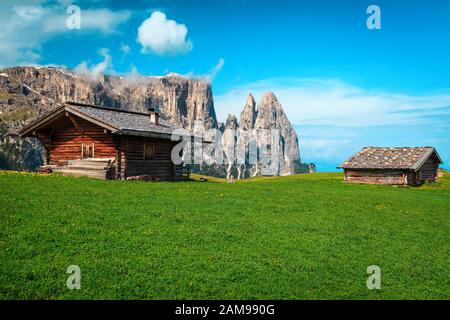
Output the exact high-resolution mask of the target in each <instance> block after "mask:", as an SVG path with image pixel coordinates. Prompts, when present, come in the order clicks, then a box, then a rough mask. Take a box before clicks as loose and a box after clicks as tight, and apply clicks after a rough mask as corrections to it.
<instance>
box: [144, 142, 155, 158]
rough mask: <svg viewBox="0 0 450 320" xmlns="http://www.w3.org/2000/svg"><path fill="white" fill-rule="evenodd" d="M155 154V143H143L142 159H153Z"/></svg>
mask: <svg viewBox="0 0 450 320" xmlns="http://www.w3.org/2000/svg"><path fill="white" fill-rule="evenodd" d="M154 156H155V145H154V144H153V143H144V159H145V160H149V159H153V157H154Z"/></svg>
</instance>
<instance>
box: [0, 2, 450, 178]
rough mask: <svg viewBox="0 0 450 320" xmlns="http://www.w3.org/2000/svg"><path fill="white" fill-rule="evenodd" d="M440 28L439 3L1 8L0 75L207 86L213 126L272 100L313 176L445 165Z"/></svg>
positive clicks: (444, 9)
mask: <svg viewBox="0 0 450 320" xmlns="http://www.w3.org/2000/svg"><path fill="white" fill-rule="evenodd" d="M70 4H75V5H78V6H79V7H80V9H81V29H79V30H76V29H75V30H69V29H67V27H66V26H65V21H66V19H67V17H68V15H67V14H66V9H67V7H68V6H69V5H70ZM371 4H376V5H378V6H379V7H380V9H381V30H369V29H368V28H367V27H366V19H367V17H368V16H369V15H368V14H367V13H366V9H367V7H368V6H369V5H371ZM155 13H156V15H154V16H153V15H152V14H155ZM151 15H152V18H151ZM449 21H450V2H448V1H423V0H421V1H418V0H408V1H401V0H398V1H393V0H390V1H379V0H372V1H364V0H347V1H344V0H342V1H325V0H322V1H321V0H318V1H293V0H292V1H261V0H259V1H256V0H224V1H200V0H192V1H167V0H166V1H156V0H155V1H144V0H141V1H68V0H62V1H37V0H25V1H9V0H4V1H2V2H1V3H0V65H2V66H9V65H17V64H40V65H48V64H51V65H60V66H65V67H68V68H78V69H83V68H84V69H86V70H89V71H99V72H106V73H116V74H129V73H139V74H143V75H161V74H165V73H168V72H171V71H173V72H177V73H180V74H186V75H188V74H189V75H194V76H208V77H210V79H211V81H212V85H213V91H214V96H215V103H216V110H217V114H218V117H219V120H224V119H225V117H226V115H227V114H228V113H235V114H238V113H239V112H240V111H241V110H242V108H243V105H244V103H245V100H246V95H247V94H248V93H249V92H253V93H254V94H255V96H256V98H257V100H258V98H259V97H260V96H261V94H262V93H263V92H264V91H273V92H274V93H275V94H276V95H277V96H278V98H279V100H280V102H281V103H282V105H283V106H284V108H285V111H286V113H287V115H288V116H289V118H290V119H291V121H292V122H293V123H294V125H295V128H296V130H297V133H298V135H299V140H300V151H301V156H302V159H303V161H305V162H315V163H317V165H318V168H319V170H331V169H334V167H335V166H336V165H338V164H339V163H340V162H341V161H342V160H343V159H345V158H347V157H348V156H349V155H351V154H352V153H354V152H356V151H357V150H358V148H360V147H362V146H365V145H379V146H420V145H433V146H436V147H437V149H438V151H439V153H440V154H441V156H442V158H443V159H444V161H445V162H448V161H450V138H449V136H450V135H449V131H450V77H449V74H450V62H449V57H450V23H449ZM140 27H142V29H141V30H142V32H141V34H139V31H138V30H139V28H140ZM447 167H448V166H447Z"/></svg>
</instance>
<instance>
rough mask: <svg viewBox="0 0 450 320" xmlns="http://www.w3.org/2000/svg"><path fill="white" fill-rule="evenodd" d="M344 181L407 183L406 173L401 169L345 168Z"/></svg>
mask: <svg viewBox="0 0 450 320" xmlns="http://www.w3.org/2000/svg"><path fill="white" fill-rule="evenodd" d="M344 174H345V181H346V182H350V183H367V184H407V183H408V174H407V172H405V171H402V170H356V169H346V170H345V172H344Z"/></svg>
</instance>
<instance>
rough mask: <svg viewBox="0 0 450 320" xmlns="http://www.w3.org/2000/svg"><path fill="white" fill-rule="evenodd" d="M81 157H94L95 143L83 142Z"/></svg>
mask: <svg viewBox="0 0 450 320" xmlns="http://www.w3.org/2000/svg"><path fill="white" fill-rule="evenodd" d="M81 158H82V159H86V158H94V144H93V143H91V144H84V143H83V144H81Z"/></svg>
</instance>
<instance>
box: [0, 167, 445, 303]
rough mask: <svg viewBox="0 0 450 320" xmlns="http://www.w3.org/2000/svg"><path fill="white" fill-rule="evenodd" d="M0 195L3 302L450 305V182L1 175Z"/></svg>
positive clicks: (327, 176)
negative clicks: (73, 281) (73, 270)
mask: <svg viewBox="0 0 450 320" xmlns="http://www.w3.org/2000/svg"><path fill="white" fill-rule="evenodd" d="M195 178H197V179H198V176H197V177H195ZM0 190H1V192H0V225H1V227H0V298H1V299H449V298H450V281H449V279H450V278H449V265H450V264H449V262H450V259H449V257H450V255H449V253H450V250H449V249H450V246H449V245H450V219H449V214H450V201H449V199H450V175H449V174H448V172H446V174H445V176H444V177H442V178H441V179H440V181H439V182H438V183H436V184H430V185H425V186H422V187H420V188H411V187H394V186H382V185H350V184H345V183H344V182H343V181H342V174H340V173H317V174H311V175H295V176H289V177H272V178H268V177H260V178H254V179H249V180H245V181H238V182H237V183H234V184H228V183H223V180H220V179H212V181H208V182H198V181H188V182H177V183H169V182H161V183H146V182H129V181H98V180H90V179H87V178H70V177H62V176H57V175H49V176H43V175H36V174H27V173H13V172H0ZM69 265H78V266H79V267H80V268H81V275H82V278H81V289H80V290H69V289H68V288H67V287H66V280H67V277H68V276H69V275H68V274H67V273H66V270H67V267H68V266H69ZM370 265H378V266H379V267H380V268H381V272H382V287H381V290H368V289H367V287H366V279H367V277H368V276H369V275H368V274H367V273H366V269H367V267H368V266H370Z"/></svg>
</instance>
